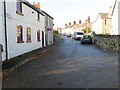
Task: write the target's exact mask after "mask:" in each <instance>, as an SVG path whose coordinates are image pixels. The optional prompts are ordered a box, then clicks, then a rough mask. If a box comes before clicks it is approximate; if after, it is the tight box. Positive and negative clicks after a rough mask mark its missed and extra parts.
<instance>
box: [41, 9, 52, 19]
mask: <svg viewBox="0 0 120 90" xmlns="http://www.w3.org/2000/svg"><path fill="white" fill-rule="evenodd" d="M42 12H43V13H44V14H46V15H47V16H49V17H50V18H52V19H54V18H53V17H51V16H50V15H49V14H47V13H46V12H45V11H43V10H42Z"/></svg>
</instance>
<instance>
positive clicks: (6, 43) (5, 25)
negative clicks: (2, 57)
mask: <svg viewBox="0 0 120 90" xmlns="http://www.w3.org/2000/svg"><path fill="white" fill-rule="evenodd" d="M4 27H5V49H6V51H5V52H6V60H8V47H7V45H8V42H7V23H6V1H5V0H4Z"/></svg>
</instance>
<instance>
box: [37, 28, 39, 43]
mask: <svg viewBox="0 0 120 90" xmlns="http://www.w3.org/2000/svg"><path fill="white" fill-rule="evenodd" d="M37 41H38V42H40V30H38V31H37Z"/></svg>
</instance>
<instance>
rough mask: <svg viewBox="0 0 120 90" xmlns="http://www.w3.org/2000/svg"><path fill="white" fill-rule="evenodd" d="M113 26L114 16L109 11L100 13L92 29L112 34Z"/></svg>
mask: <svg viewBox="0 0 120 90" xmlns="http://www.w3.org/2000/svg"><path fill="white" fill-rule="evenodd" d="M111 28H112V18H109V14H108V13H99V14H98V16H97V18H96V20H95V21H94V22H93V23H92V31H94V32H95V33H97V34H110V30H111Z"/></svg>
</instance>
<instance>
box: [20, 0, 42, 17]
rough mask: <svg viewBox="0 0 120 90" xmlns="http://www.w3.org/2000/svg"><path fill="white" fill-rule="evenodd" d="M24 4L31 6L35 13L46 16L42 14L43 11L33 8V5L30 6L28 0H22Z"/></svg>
mask: <svg viewBox="0 0 120 90" xmlns="http://www.w3.org/2000/svg"><path fill="white" fill-rule="evenodd" d="M20 1H21V2H22V3H24V4H25V5H27V6H29V7H30V8H32V9H34V10H35V11H37V12H39V13H40V14H42V15H43V16H44V14H43V13H42V11H41V9H39V8H37V7H35V6H33V5H32V4H30V3H29V2H28V1H26V0H20Z"/></svg>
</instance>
